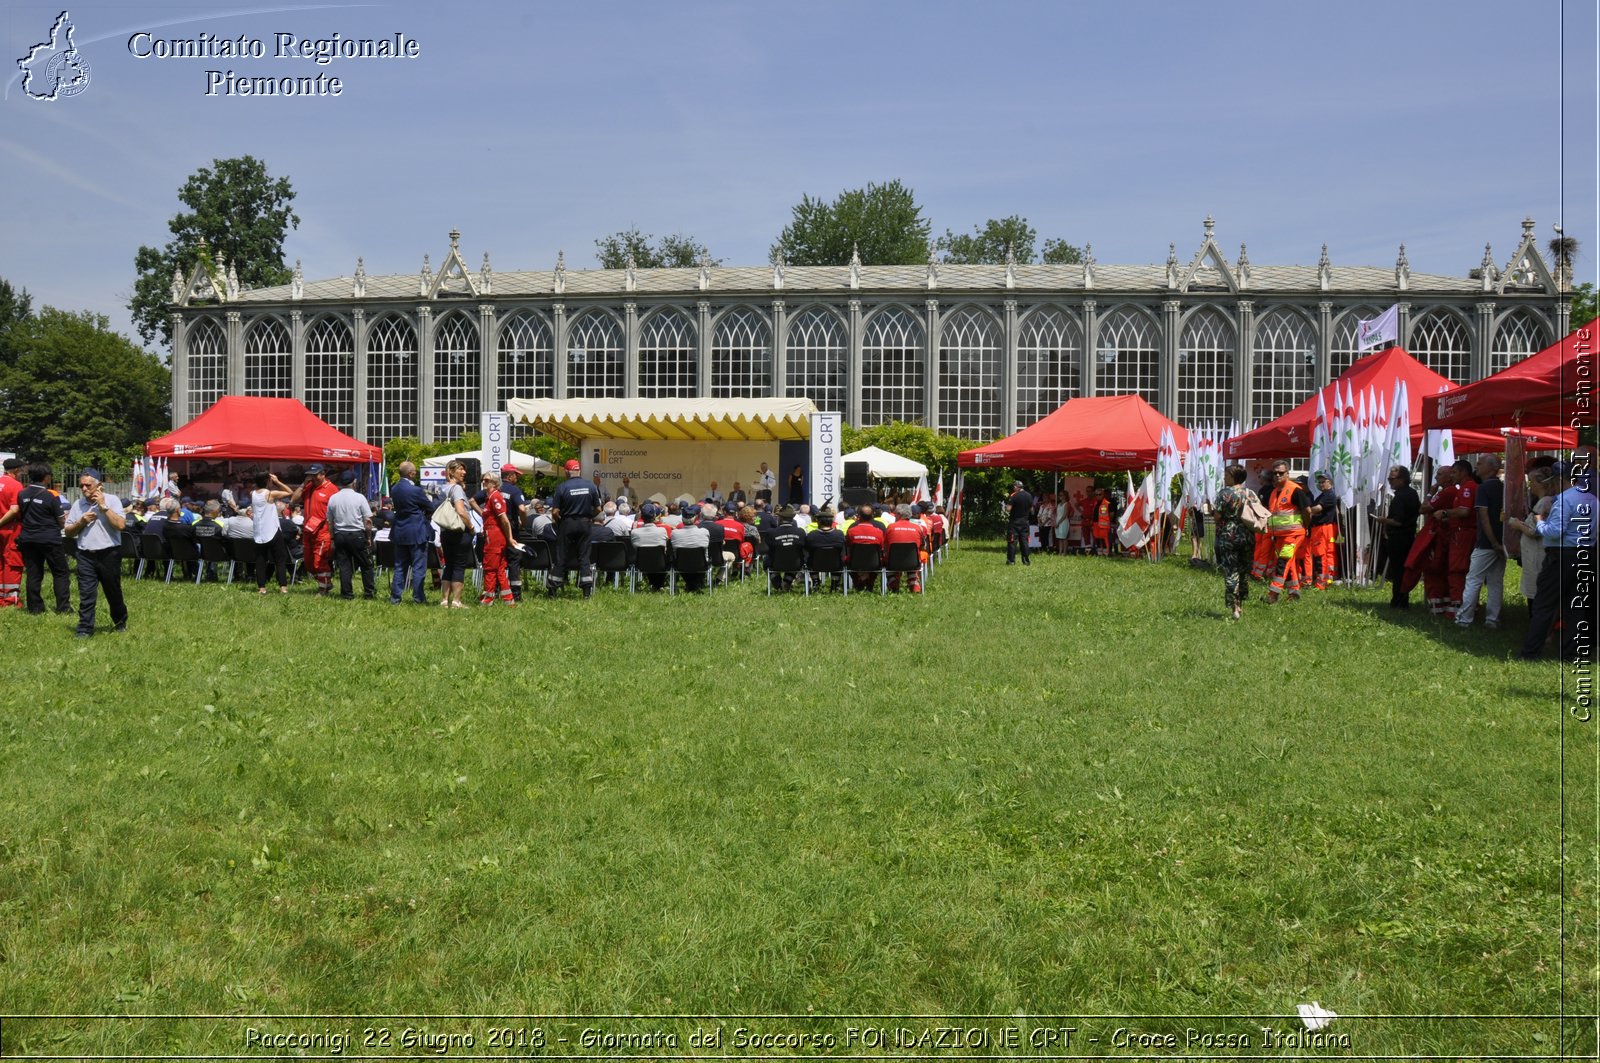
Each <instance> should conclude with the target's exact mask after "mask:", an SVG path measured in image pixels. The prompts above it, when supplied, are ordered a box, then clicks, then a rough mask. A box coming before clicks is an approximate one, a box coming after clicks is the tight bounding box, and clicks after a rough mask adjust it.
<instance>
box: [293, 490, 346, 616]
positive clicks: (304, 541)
mask: <svg viewBox="0 0 1600 1063" xmlns="http://www.w3.org/2000/svg"><path fill="white" fill-rule="evenodd" d="M338 493H339V488H338V487H336V486H335V485H334V484H333V481H331V480H329V479H328V474H327V472H326V471H325V470H324V469H323V467H322V466H321V465H308V466H306V478H305V481H304V482H303V483H301V484H300V486H299V487H297V488H295V489H294V493H293V494H292V495H290V496H289V502H290V504H291V505H300V506H303V507H305V523H304V524H302V525H301V526H300V564H301V566H302V567H303V568H304V569H305V570H306V571H307V572H309V573H311V576H312V578H313V579H315V580H316V581H317V593H318V594H321V595H324V596H326V595H327V593H328V592H329V591H330V590H332V589H333V529H332V528H331V527H329V526H328V499H330V498H332V497H333V496H334V495H336V494H338Z"/></svg>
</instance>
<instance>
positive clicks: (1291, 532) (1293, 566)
mask: <svg viewBox="0 0 1600 1063" xmlns="http://www.w3.org/2000/svg"><path fill="white" fill-rule="evenodd" d="M1273 480H1274V482H1273V486H1272V493H1271V494H1269V495H1268V496H1267V514H1268V518H1267V531H1268V533H1269V534H1270V536H1271V539H1272V553H1273V556H1274V557H1275V558H1276V559H1277V568H1276V569H1275V570H1274V571H1273V574H1272V589H1271V590H1270V591H1268V592H1267V602H1268V604H1271V603H1272V602H1275V601H1277V600H1278V596H1279V595H1280V594H1282V593H1283V592H1284V591H1285V590H1286V589H1287V590H1288V592H1289V597H1291V598H1298V597H1300V566H1299V561H1298V559H1297V556H1296V555H1297V554H1298V553H1299V551H1300V550H1301V548H1302V547H1303V546H1304V545H1305V540H1306V529H1307V528H1308V527H1310V525H1311V493H1310V492H1309V491H1307V490H1306V489H1305V488H1304V487H1301V486H1300V485H1299V484H1297V483H1295V482H1294V480H1292V479H1291V478H1290V477H1289V463H1288V462H1287V461H1279V462H1277V463H1276V464H1274V465H1273Z"/></svg>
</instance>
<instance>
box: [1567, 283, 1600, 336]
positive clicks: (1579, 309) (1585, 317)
mask: <svg viewBox="0 0 1600 1063" xmlns="http://www.w3.org/2000/svg"><path fill="white" fill-rule="evenodd" d="M1597 302H1600V300H1597V299H1596V298H1595V291H1594V285H1593V284H1590V283H1588V282H1585V283H1583V284H1575V285H1573V287H1572V316H1571V317H1570V318H1568V320H1569V321H1570V322H1571V323H1572V327H1573V328H1577V327H1578V326H1579V325H1587V324H1588V323H1589V322H1591V321H1593V320H1594V319H1595V310H1596V304H1597Z"/></svg>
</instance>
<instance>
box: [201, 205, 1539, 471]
mask: <svg viewBox="0 0 1600 1063" xmlns="http://www.w3.org/2000/svg"><path fill="white" fill-rule="evenodd" d="M1522 230H1523V231H1522V234H1521V238H1520V240H1519V241H1518V245H1517V249H1516V251H1515V252H1514V253H1513V254H1512V255H1511V257H1510V259H1509V260H1508V262H1507V264H1506V265H1504V266H1497V265H1496V264H1495V262H1494V259H1493V256H1492V252H1491V250H1490V248H1489V247H1488V246H1487V245H1486V246H1485V248H1484V256H1483V260H1482V262H1481V263H1480V265H1478V266H1477V267H1476V268H1473V269H1470V270H1466V269H1464V270H1463V271H1462V274H1461V276H1441V275H1434V274H1423V273H1412V272H1411V270H1410V267H1409V265H1408V263H1407V262H1406V256H1405V247H1404V245H1401V247H1400V251H1399V256H1398V258H1397V260H1396V262H1395V263H1394V265H1393V266H1387V267H1378V266H1344V265H1335V264H1333V263H1332V262H1330V261H1329V256H1328V252H1327V247H1326V246H1324V247H1323V249H1322V255H1321V260H1320V261H1319V262H1318V263H1317V264H1315V265H1310V266H1267V265H1262V266H1257V265H1252V264H1251V263H1250V261H1249V258H1248V252H1247V250H1246V248H1245V247H1244V246H1243V245H1241V246H1240V249H1239V254H1238V256H1237V257H1236V258H1234V259H1232V260H1229V259H1228V258H1227V257H1225V256H1224V255H1223V254H1222V252H1221V249H1220V248H1219V247H1218V245H1217V243H1216V239H1215V236H1214V230H1213V224H1212V222H1211V219H1209V218H1208V219H1206V222H1205V231H1204V235H1203V237H1202V239H1201V242H1200V245H1199V249H1198V250H1197V251H1196V252H1195V253H1194V254H1193V255H1192V256H1191V257H1189V258H1187V259H1184V260H1180V258H1179V256H1178V253H1177V249H1176V246H1173V247H1170V248H1169V250H1168V255H1167V261H1166V262H1165V264H1157V265H1106V264H1100V263H1097V262H1095V261H1094V257H1093V254H1092V251H1091V252H1090V253H1087V254H1086V255H1085V261H1084V262H1082V263H1076V264H1072V265H1019V264H1014V263H1005V264H1000V265H978V266H972V265H950V264H939V263H933V262H930V263H929V264H927V265H926V266H875V265H871V264H863V263H860V262H859V261H852V262H851V263H850V264H848V265H844V266H785V265H784V264H782V263H777V264H774V265H767V266H744V267H731V268H730V267H723V266H713V265H710V264H709V263H708V264H705V265H702V266H700V267H699V268H693V267H691V268H686V269H633V268H627V269H610V270H571V271H569V270H567V269H566V268H565V267H564V265H563V263H562V261H561V259H560V257H558V259H557V262H556V265H555V268H554V269H553V270H544V271H518V272H505V273H495V272H493V271H492V269H491V267H490V264H489V255H488V254H487V253H485V254H484V255H483V260H482V264H481V266H479V267H478V268H477V269H469V268H468V266H467V264H466V261H465V260H464V258H463V256H462V253H461V250H460V247H459V243H460V237H459V234H457V233H454V232H452V233H450V236H449V240H450V243H449V247H448V249H447V250H446V251H445V255H444V258H443V260H442V261H441V264H440V268H439V270H438V272H434V271H433V269H432V268H431V267H430V265H429V264H428V258H427V256H426V255H424V256H423V260H422V267H421V269H420V270H419V271H418V272H416V273H407V274H398V275H389V276H367V274H366V270H365V267H364V265H363V264H362V262H361V261H360V260H358V261H357V263H356V268H355V271H354V273H353V274H352V275H350V276H345V277H335V278H333V279H330V280H317V281H306V280H304V279H303V277H302V276H301V273H300V270H299V267H298V265H297V266H296V269H295V276H294V280H293V282H292V283H290V284H286V285H282V286H279V287H273V288H263V289H258V290H249V291H246V290H241V289H240V287H239V284H238V282H237V280H236V279H235V278H234V276H233V273H232V271H231V270H229V269H228V268H227V265H226V263H218V270H217V275H216V276H213V275H212V274H210V273H208V272H206V271H205V270H203V269H201V268H198V267H197V268H196V270H195V272H194V274H193V275H192V276H190V277H189V278H187V279H185V278H182V277H176V276H175V277H174V278H173V287H172V307H171V313H172V322H173V330H172V331H173V337H172V344H173V394H174V401H173V420H174V424H175V425H179V424H183V423H185V422H187V421H189V420H190V419H192V418H194V417H195V416H197V415H198V414H200V413H201V412H202V411H204V410H205V409H207V408H208V407H210V406H211V404H212V403H214V402H215V401H216V400H217V399H218V398H219V397H220V396H223V395H268V396H286V397H293V398H299V399H302V400H303V401H304V402H305V403H306V405H307V406H309V407H310V408H311V409H312V411H314V412H315V413H316V414H317V415H318V416H320V417H322V418H323V419H324V420H326V421H328V422H329V423H330V424H332V425H334V426H335V427H336V428H339V429H341V430H343V431H346V432H349V433H351V434H352V435H355V436H357V437H359V438H362V439H364V440H366V441H368V442H370V443H374V444H382V443H384V442H385V441H387V440H389V439H391V438H394V437H396V436H420V437H421V438H422V440H423V441H425V442H431V441H434V440H448V439H453V438H455V437H457V436H459V435H461V434H462V433H464V432H468V431H475V430H476V429H477V427H478V415H479V412H480V411H481V410H491V409H504V408H505V403H506V400H507V399H509V398H581V397H628V398H633V397H637V398H676V397H695V396H707V397H716V398H741V397H800V396H805V397H808V398H810V399H812V400H813V401H814V402H815V403H816V405H817V407H818V408H820V409H825V410H838V411H840V412H842V413H843V414H844V415H845V419H846V420H847V421H848V422H850V423H851V424H854V425H857V426H863V427H864V426H870V425H875V424H879V423H881V422H884V421H890V420H901V421H915V422H920V423H922V424H926V425H929V426H932V427H935V428H938V429H940V430H941V431H945V432H950V433H953V434H955V435H960V436H965V437H967V438H970V439H975V440H977V439H991V438H995V437H998V436H1002V435H1006V434H1009V433H1010V432H1012V431H1014V430H1016V429H1017V428H1020V427H1023V426H1026V425H1028V424H1031V423H1033V422H1034V421H1036V420H1038V419H1039V418H1041V417H1043V416H1044V415H1045V414H1047V413H1049V412H1050V411H1052V410H1054V409H1055V408H1056V407H1057V406H1059V405H1060V404H1061V403H1063V402H1065V401H1066V400H1067V399H1070V398H1074V397H1077V396H1088V395H1108V394H1118V393H1137V394H1139V395H1142V396H1144V397H1145V398H1146V399H1148V400H1149V401H1150V402H1151V403H1153V404H1154V405H1155V406H1156V407H1157V408H1159V409H1160V410H1161V411H1162V412H1164V413H1166V414H1167V415H1168V416H1171V417H1173V418H1174V419H1176V420H1178V421H1179V422H1181V423H1184V424H1196V423H1199V422H1204V421H1208V420H1209V421H1222V422H1226V421H1229V420H1234V419H1237V420H1238V421H1239V422H1240V424H1241V425H1242V426H1249V425H1250V424H1251V423H1253V422H1260V421H1266V420H1269V419H1271V418H1273V417H1276V416H1277V415H1279V414H1281V413H1284V412H1285V411H1287V410H1289V409H1290V408H1291V407H1293V406H1295V405H1296V404H1298V403H1299V402H1301V401H1302V400H1303V399H1305V398H1306V396H1307V395H1309V394H1310V393H1311V392H1312V390H1313V389H1315V388H1317V387H1320V386H1321V385H1323V384H1326V383H1327V382H1328V380H1329V379H1331V377H1333V376H1335V375H1337V374H1338V373H1339V372H1340V371H1341V370H1343V369H1344V368H1345V367H1347V366H1348V365H1349V364H1350V363H1351V362H1352V361H1353V360H1354V359H1355V358H1356V357H1357V356H1358V354H1359V352H1358V350H1357V343H1356V329H1357V322H1358V320H1359V319H1361V318H1371V317H1375V316H1377V315H1378V314H1379V313H1381V312H1382V311H1384V310H1386V309H1387V308H1389V307H1390V306H1394V305H1396V304H1398V307H1399V340H1400V344H1401V346H1403V347H1405V348H1406V349H1407V350H1409V351H1410V352H1411V353H1412V354H1414V355H1415V356H1416V357H1417V358H1419V359H1420V360H1421V361H1422V362H1424V363H1425V364H1426V365H1428V366H1429V367H1431V368H1432V369H1434V370H1436V371H1437V372H1439V373H1442V374H1443V375H1444V376H1446V377H1448V378H1450V379H1451V380H1453V381H1456V382H1458V383H1465V382H1467V381H1469V380H1475V379H1477V378H1480V377H1483V376H1486V375H1488V374H1489V373H1491V372H1493V371H1495V370H1497V369H1500V368H1502V367H1504V366H1506V365H1508V364H1510V363H1512V362H1515V361H1517V360H1518V359H1520V358H1523V357H1526V356H1527V355H1528V354H1530V353H1532V352H1534V351H1538V350H1539V349H1541V348H1542V347H1544V346H1546V345H1548V344H1550V343H1551V342H1553V341H1554V340H1555V339H1557V338H1559V337H1560V336H1562V335H1565V333H1566V332H1567V330H1568V321H1567V317H1568V294H1567V291H1568V289H1569V287H1570V272H1569V270H1568V268H1567V267H1565V266H1564V265H1563V264H1556V265H1555V267H1554V268H1552V265H1551V264H1549V263H1547V261H1546V260H1545V258H1544V257H1543V256H1542V255H1541V254H1540V251H1539V248H1538V244H1537V241H1536V239H1535V237H1534V223H1533V221H1532V220H1531V219H1530V220H1525V221H1524V222H1523V224H1522Z"/></svg>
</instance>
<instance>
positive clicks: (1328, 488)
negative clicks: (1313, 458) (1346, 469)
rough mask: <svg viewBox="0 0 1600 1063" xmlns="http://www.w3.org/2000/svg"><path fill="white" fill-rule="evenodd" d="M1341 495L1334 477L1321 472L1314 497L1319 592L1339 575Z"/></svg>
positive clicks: (1313, 543)
mask: <svg viewBox="0 0 1600 1063" xmlns="http://www.w3.org/2000/svg"><path fill="white" fill-rule="evenodd" d="M1338 533H1339V496H1338V495H1336V494H1334V493H1333V477H1331V476H1329V475H1328V474H1327V473H1326V472H1318V473H1317V495H1316V497H1315V498H1313V499H1312V500H1311V545H1310V547H1309V549H1310V551H1311V567H1312V576H1313V583H1312V586H1314V587H1315V588H1316V589H1317V590H1319V591H1325V590H1327V589H1328V584H1330V583H1332V582H1333V581H1334V580H1335V579H1338V577H1339V534H1338Z"/></svg>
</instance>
